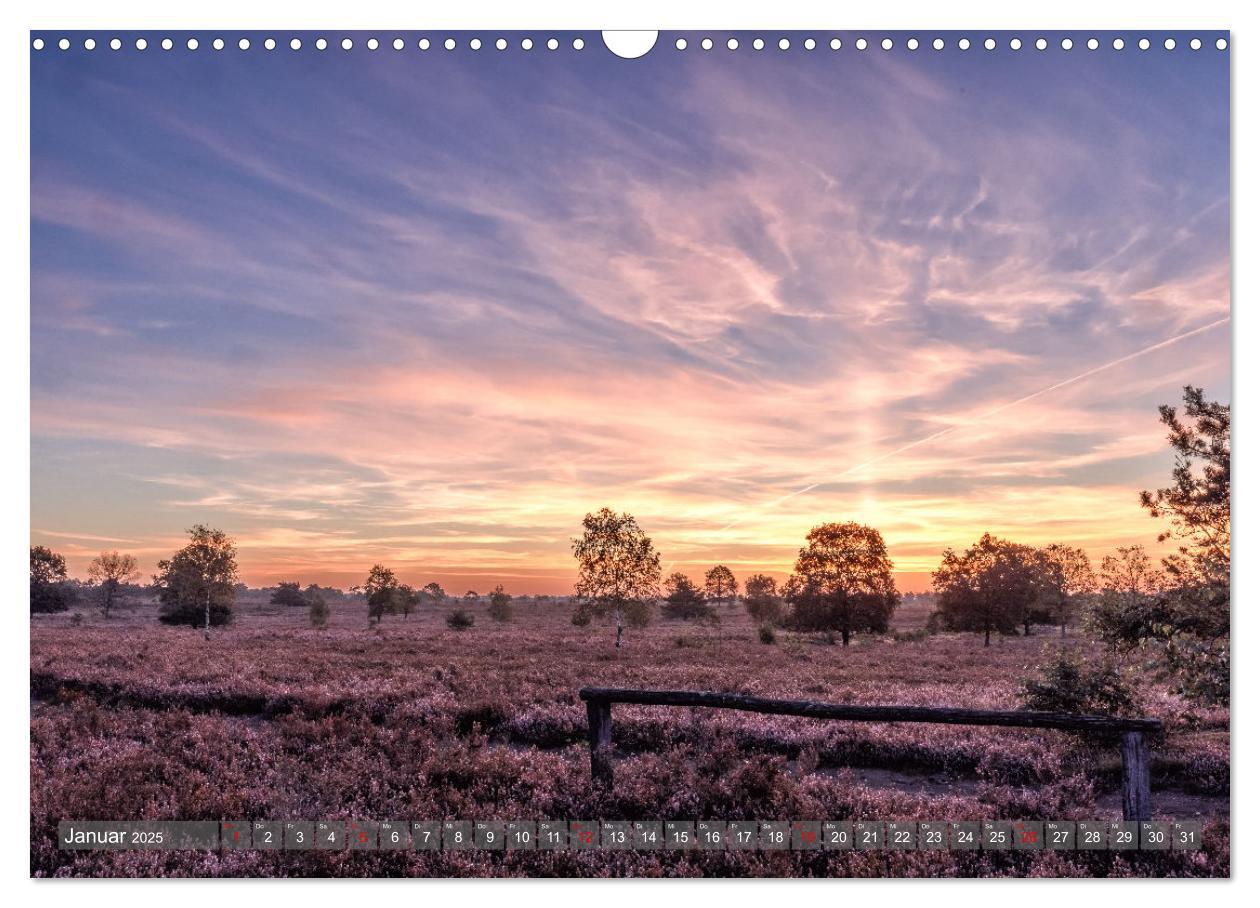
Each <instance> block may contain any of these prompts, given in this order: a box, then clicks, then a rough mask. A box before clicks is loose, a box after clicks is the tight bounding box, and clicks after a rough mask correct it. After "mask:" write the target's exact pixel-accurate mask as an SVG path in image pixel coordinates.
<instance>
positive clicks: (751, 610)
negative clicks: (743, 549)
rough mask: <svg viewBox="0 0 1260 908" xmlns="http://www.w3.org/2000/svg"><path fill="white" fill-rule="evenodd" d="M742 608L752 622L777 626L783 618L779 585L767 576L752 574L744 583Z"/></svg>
mask: <svg viewBox="0 0 1260 908" xmlns="http://www.w3.org/2000/svg"><path fill="white" fill-rule="evenodd" d="M744 608H746V609H748V614H749V615H751V616H752V619H753V620H754V621H761V622H769V623H771V624H777V623H778V622H779V620H780V619H781V618H782V617H783V600H782V599H781V598H780V597H779V585H778V583H776V582H775V579H774V578H773V577H771V576H769V575H768V574H752V575H751V576H749V577H748V579H747V580H745V581H744Z"/></svg>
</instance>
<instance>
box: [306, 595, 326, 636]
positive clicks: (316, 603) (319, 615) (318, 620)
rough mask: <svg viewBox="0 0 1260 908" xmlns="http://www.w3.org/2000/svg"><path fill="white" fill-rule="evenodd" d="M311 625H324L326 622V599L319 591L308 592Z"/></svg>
mask: <svg viewBox="0 0 1260 908" xmlns="http://www.w3.org/2000/svg"><path fill="white" fill-rule="evenodd" d="M308 599H309V600H310V616H311V627H319V628H322V627H325V626H327V624H328V600H326V599H325V598H324V597H323V596H322V595H321V594H320V593H315V592H312V593H309V594H308Z"/></svg>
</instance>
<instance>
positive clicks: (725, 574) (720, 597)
mask: <svg viewBox="0 0 1260 908" xmlns="http://www.w3.org/2000/svg"><path fill="white" fill-rule="evenodd" d="M704 595H705V596H707V597H708V598H709V599H711V600H713V601H714V602H720V603H722V604H723V605H726V604H728V603H730V602H731V601H733V600H734V599H735V597H736V596H738V595H739V584H738V583H736V582H735V575H734V574H733V573H731V569H730V568H728V567H727V566H726V565H724V564H719V565H716V566H714V567H711V568H709V570H708V571H707V572H705V575H704Z"/></svg>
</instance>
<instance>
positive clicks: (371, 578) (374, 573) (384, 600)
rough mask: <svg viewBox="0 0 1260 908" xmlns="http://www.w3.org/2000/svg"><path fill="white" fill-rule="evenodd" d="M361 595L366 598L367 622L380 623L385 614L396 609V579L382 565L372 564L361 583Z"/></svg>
mask: <svg viewBox="0 0 1260 908" xmlns="http://www.w3.org/2000/svg"><path fill="white" fill-rule="evenodd" d="M363 595H364V596H365V597H366V598H367V607H368V621H369V622H370V621H375V622H376V623H377V624H380V623H381V617H382V616H383V615H385V613H386V612H392V611H394V610H395V608H396V607H397V599H396V597H397V595H398V578H397V577H395V576H394V572H393V571H391V570H390V569H389V568H387V567H385V565H383V564H374V565H372V569H371V570H370V571H368V576H367V580H365V581H364V582H363Z"/></svg>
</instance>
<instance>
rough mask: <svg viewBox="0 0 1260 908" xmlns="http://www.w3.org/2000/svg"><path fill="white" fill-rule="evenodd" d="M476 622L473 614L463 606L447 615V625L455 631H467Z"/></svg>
mask: <svg viewBox="0 0 1260 908" xmlns="http://www.w3.org/2000/svg"><path fill="white" fill-rule="evenodd" d="M474 623H475V621H474V619H473V616H472V615H470V614H468V613H467V612H466V611H464V610H463V609H462V608H457V609H455V611H453V612H451V613H450V614H449V615H447V616H446V626H447V627H449V628H450V629H451V630H453V631H466V630H468V628H470V627H472V626H473V624H474Z"/></svg>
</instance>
